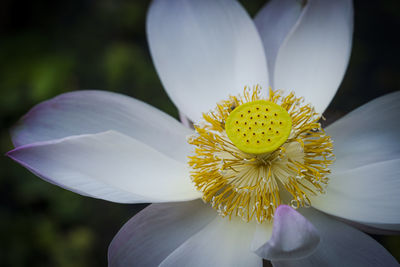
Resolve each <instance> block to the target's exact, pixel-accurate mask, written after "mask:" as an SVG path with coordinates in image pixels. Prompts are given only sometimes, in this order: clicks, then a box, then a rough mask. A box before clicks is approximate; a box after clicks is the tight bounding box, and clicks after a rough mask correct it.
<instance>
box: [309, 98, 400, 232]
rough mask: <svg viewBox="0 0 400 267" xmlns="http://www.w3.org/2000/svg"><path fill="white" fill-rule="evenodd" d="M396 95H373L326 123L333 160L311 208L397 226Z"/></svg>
mask: <svg viewBox="0 0 400 267" xmlns="http://www.w3.org/2000/svg"><path fill="white" fill-rule="evenodd" d="M399 114H400V93H399V92H396V93H392V94H388V95H385V96H383V97H380V98H378V99H375V100H373V101H371V102H369V103H368V104H366V105H364V106H362V107H360V108H358V109H356V110H355V111H353V112H351V113H350V114H348V115H347V116H346V117H344V118H342V119H340V120H339V121H337V122H335V123H334V124H332V125H331V126H329V127H328V128H327V129H326V131H327V133H328V134H329V135H331V137H332V139H333V141H334V153H335V155H336V161H335V163H334V164H333V166H332V168H331V169H332V175H331V176H330V178H331V179H330V182H329V185H328V188H327V193H326V195H323V196H321V197H319V198H315V199H313V201H312V204H313V206H314V207H316V208H318V209H320V210H322V211H324V212H327V213H330V214H333V215H335V216H339V217H342V218H345V219H349V220H354V221H357V222H361V223H366V224H372V225H371V226H373V227H377V228H382V229H386V230H400V225H399V224H400V214H399V212H397V211H398V210H399V209H400V204H399V203H400V194H399V193H398V192H400V175H399V174H400V167H399V166H400V165H399V163H400V142H399V131H400V121H399V119H398V116H399Z"/></svg>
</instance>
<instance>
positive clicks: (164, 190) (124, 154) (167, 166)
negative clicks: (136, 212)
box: [8, 131, 199, 203]
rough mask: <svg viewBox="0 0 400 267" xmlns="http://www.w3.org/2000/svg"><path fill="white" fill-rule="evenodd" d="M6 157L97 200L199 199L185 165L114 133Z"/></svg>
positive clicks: (20, 149) (77, 138)
mask: <svg viewBox="0 0 400 267" xmlns="http://www.w3.org/2000/svg"><path fill="white" fill-rule="evenodd" d="M8 156H9V157H11V158H12V159H14V160H15V161H17V162H18V163H20V164H22V165H23V166H24V167H26V168H28V169H29V170H31V171H32V172H33V173H34V174H36V175H38V176H40V177H41V178H43V179H45V180H46V181H49V182H51V183H54V184H56V185H59V186H61V187H64V188H66V189H68V190H71V191H74V192H77V193H79V194H83V195H87V196H91V197H95V198H101V199H105V200H109V201H115V202H122V203H132V202H160V201H182V200H190V199H195V198H197V197H199V193H198V192H196V191H195V188H194V186H193V184H192V182H191V181H190V178H189V171H188V170H187V167H186V165H185V164H183V163H181V162H178V161H176V160H173V159H171V158H169V157H167V156H165V155H164V154H161V153H160V152H158V151H156V150H154V149H153V148H151V147H149V146H147V145H145V144H143V143H141V142H139V141H137V140H135V139H133V138H131V137H128V136H126V135H124V134H121V133H118V132H114V131H109V132H104V133H99V134H91V135H80V136H72V137H67V138H64V139H58V140H53V141H45V142H40V143H34V144H30V145H26V146H20V147H17V148H16V149H14V150H12V151H10V152H8Z"/></svg>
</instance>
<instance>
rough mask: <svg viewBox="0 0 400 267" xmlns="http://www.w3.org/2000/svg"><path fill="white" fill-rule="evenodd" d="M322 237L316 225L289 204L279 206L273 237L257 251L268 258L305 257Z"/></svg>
mask: <svg viewBox="0 0 400 267" xmlns="http://www.w3.org/2000/svg"><path fill="white" fill-rule="evenodd" d="M319 241H320V238H319V234H318V231H317V230H316V229H315V227H314V226H313V225H312V224H311V223H310V222H309V221H308V220H307V219H306V218H304V217H303V216H302V215H301V214H300V213H298V212H297V211H295V210H294V209H292V208H291V207H289V206H286V205H281V206H279V207H278V208H277V209H276V211H275V215H274V227H273V232H272V236H271V239H270V240H269V241H268V242H267V243H265V244H263V245H262V246H261V247H259V248H258V249H257V250H256V251H255V253H256V254H257V255H258V256H260V257H262V258H264V259H267V260H271V261H276V260H288V259H299V258H304V257H307V256H309V255H310V254H312V253H313V252H314V251H315V249H316V248H317V246H318V244H319Z"/></svg>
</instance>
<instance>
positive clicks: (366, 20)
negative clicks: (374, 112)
mask: <svg viewBox="0 0 400 267" xmlns="http://www.w3.org/2000/svg"><path fill="white" fill-rule="evenodd" d="M241 2H242V3H243V5H244V6H245V7H246V9H247V10H248V11H249V13H250V14H251V15H252V16H253V15H254V14H256V12H257V10H259V8H260V7H261V6H262V5H263V4H264V3H265V1H241ZM148 5H149V1H123V0H115V1H112V0H97V1H89V0H70V1H50V0H38V1H27V0H22V1H12V0H2V1H1V3H0V36H1V38H0V117H1V119H0V123H1V132H0V134H1V136H0V151H1V152H2V153H5V152H7V151H8V150H10V149H12V144H11V141H10V137H9V129H10V127H11V126H12V125H13V124H14V123H15V122H16V121H17V120H18V118H19V117H21V116H22V115H23V114H24V113H26V112H27V111H28V110H29V109H30V108H31V107H32V106H33V105H35V104H37V103H39V102H41V101H43V100H46V99H48V98H51V97H53V96H55V95H57V94H60V93H63V92H68V91H72V90H80V89H103V90H110V91H115V92H120V93H123V94H127V95H130V96H132V97H135V98H138V99H141V100H143V101H145V102H147V103H150V104H152V105H154V106H155V107H157V108H159V109H161V110H163V111H165V112H167V113H169V114H171V115H172V116H175V117H177V110H176V108H175V107H174V105H173V104H172V102H171V101H170V100H169V99H168V97H167V95H166V93H165V92H164V91H163V88H162V85H161V83H160V81H159V79H158V77H157V75H156V72H155V69H154V67H153V64H152V62H151V58H150V55H149V50H148V46H147V42H146V35H145V18H146V11H147V8H148ZM399 10H400V2H399V1H398V0H385V1H361V0H360V1H356V2H355V34H354V46H353V52H352V57H351V61H350V65H349V69H348V72H347V74H346V76H345V79H344V81H343V84H342V86H341V87H340V89H339V91H338V93H337V95H336V97H335V99H334V100H333V102H332V103H331V105H330V107H329V108H328V110H327V112H326V113H325V115H326V117H327V119H328V121H334V120H335V119H337V118H340V117H341V116H343V115H344V114H346V113H348V112H349V111H350V110H352V109H354V108H356V107H358V106H360V105H362V104H364V103H366V102H368V101H369V100H371V99H373V98H375V97H378V96H380V95H383V94H385V93H388V92H392V91H395V90H398V88H400V78H399V77H400V70H399V62H400V58H399V53H398V49H399V43H398V42H397V37H398V29H399V26H400V20H399V18H400V17H399V15H398V12H399ZM0 164H1V167H0V170H1V175H0V199H1V204H0V236H1V242H0V265H1V266H74V267H79V266H106V265H107V260H106V256H107V247H108V244H109V243H110V241H111V239H112V237H113V236H114V235H115V234H116V233H117V231H118V230H119V228H120V227H121V226H122V225H123V223H124V222H126V221H127V220H128V219H129V218H130V217H131V216H132V215H134V214H135V213H137V212H138V211H139V210H141V209H142V208H143V207H145V205H121V204H113V203H108V202H106V201H102V200H96V199H90V198H87V197H82V196H80V195H77V194H74V193H71V192H69V191H66V190H63V189H60V188H58V187H56V186H53V185H51V184H49V183H46V182H44V181H42V180H41V179H39V178H37V177H35V176H34V175H33V174H31V173H30V172H28V171H27V170H25V169H24V168H23V167H21V166H19V165H18V164H16V163H14V162H13V161H11V160H10V159H8V158H6V157H1V158H0ZM399 212H400V211H399ZM374 238H376V239H377V240H378V241H379V242H381V243H382V244H383V245H384V246H385V247H386V248H387V249H388V250H389V251H390V252H392V254H394V255H395V257H397V259H398V260H399V259H400V238H399V237H381V236H374Z"/></svg>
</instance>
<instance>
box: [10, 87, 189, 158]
mask: <svg viewBox="0 0 400 267" xmlns="http://www.w3.org/2000/svg"><path fill="white" fill-rule="evenodd" d="M108 130H115V131H118V132H120V133H123V134H125V135H128V136H131V137H134V138H135V139H137V140H139V141H141V142H143V143H145V144H147V145H149V146H152V147H153V148H155V149H157V150H158V151H160V152H162V153H164V154H166V155H168V156H170V157H172V158H174V159H178V160H181V161H183V162H186V160H187V155H188V151H189V150H190V147H189V145H188V144H187V142H186V138H185V137H186V135H188V134H191V133H192V131H190V130H189V129H187V128H186V127H184V126H183V125H181V124H180V123H179V122H177V121H176V120H175V119H173V118H172V117H170V116H168V115H167V114H165V113H163V112H161V111H159V110H157V109H155V108H153V107H151V106H150V105H148V104H146V103H143V102H141V101H139V100H136V99H133V98H130V97H127V96H124V95H120V94H116V93H110V92H106V91H77V92H71V93H66V94H62V95H59V96H57V97H55V98H53V99H51V100H49V101H45V102H43V103H41V104H39V105H37V106H35V107H34V108H32V109H31V110H30V111H29V113H28V114H26V115H25V116H24V117H23V118H22V119H21V120H20V122H19V123H18V125H17V126H16V127H15V128H14V130H13V132H12V138H13V142H14V145H15V146H22V145H26V144H30V143H35V142H41V141H49V140H53V139H60V138H64V137H67V136H72V135H80V134H93V133H100V132H105V131H108Z"/></svg>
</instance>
